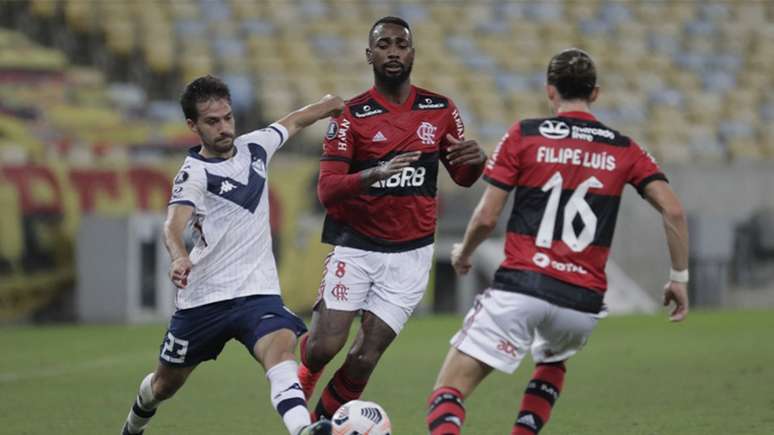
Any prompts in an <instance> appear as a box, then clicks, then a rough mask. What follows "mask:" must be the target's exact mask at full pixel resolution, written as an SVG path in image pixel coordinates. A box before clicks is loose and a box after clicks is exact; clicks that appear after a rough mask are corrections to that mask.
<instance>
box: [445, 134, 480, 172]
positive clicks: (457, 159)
mask: <svg viewBox="0 0 774 435" xmlns="http://www.w3.org/2000/svg"><path fill="white" fill-rule="evenodd" d="M446 140H448V141H449V142H450V143H451V145H449V148H447V151H446V153H447V154H446V158H447V159H448V160H449V164H451V165H481V164H483V163H484V162H485V161H486V154H485V153H484V150H482V149H481V147H480V146H479V145H478V142H476V141H475V140H472V139H467V140H459V139H457V138H456V137H454V136H452V135H450V134H448V133H447V134H446Z"/></svg>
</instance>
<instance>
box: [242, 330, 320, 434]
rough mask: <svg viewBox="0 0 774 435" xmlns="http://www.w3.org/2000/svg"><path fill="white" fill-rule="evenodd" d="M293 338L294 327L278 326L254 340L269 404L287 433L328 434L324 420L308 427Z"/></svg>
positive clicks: (256, 356)
mask: <svg viewBox="0 0 774 435" xmlns="http://www.w3.org/2000/svg"><path fill="white" fill-rule="evenodd" d="M296 341H297V339H296V334H295V332H294V331H291V330H290V329H280V330H278V331H274V332H272V333H269V334H267V335H265V336H263V337H262V338H261V339H260V340H258V342H257V343H256V344H255V347H254V351H253V352H254V355H255V358H256V359H257V360H258V361H259V362H260V363H261V364H262V365H263V366H264V368H265V369H266V379H268V381H269V385H270V389H271V392H270V393H271V404H272V405H273V406H274V409H276V410H277V412H278V413H279V415H280V417H282V421H283V423H285V427H286V428H287V429H288V432H289V433H290V434H291V435H295V434H301V433H304V434H306V433H308V434H312V433H314V434H318V433H319V434H324V433H328V434H329V433H330V423H328V422H318V423H317V427H314V428H313V427H310V426H311V420H310V416H309V409H308V408H307V405H306V399H305V398H304V393H303V391H301V386H300V384H299V381H298V375H297V371H298V364H297V363H296V360H295V352H294V351H295V347H296ZM326 427H327V432H326V429H325V428H326Z"/></svg>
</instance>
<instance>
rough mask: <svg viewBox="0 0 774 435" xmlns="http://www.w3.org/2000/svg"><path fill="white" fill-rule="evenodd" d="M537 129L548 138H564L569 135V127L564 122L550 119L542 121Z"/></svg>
mask: <svg viewBox="0 0 774 435" xmlns="http://www.w3.org/2000/svg"><path fill="white" fill-rule="evenodd" d="M538 130H539V131H540V134H541V135H543V137H546V138H548V139H564V138H566V137H567V136H569V135H570V127H569V126H568V125H567V124H566V123H564V122H562V121H554V120H551V119H546V120H545V121H543V122H542V123H541V124H540V127H538Z"/></svg>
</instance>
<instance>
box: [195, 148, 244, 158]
mask: <svg viewBox="0 0 774 435" xmlns="http://www.w3.org/2000/svg"><path fill="white" fill-rule="evenodd" d="M235 148H236V147H234V146H233V145H232V146H231V148H230V149H229V150H228V151H224V152H222V153H219V152H217V151H213V150H211V149H209V148H207V147H206V146H205V145H202V148H201V149H200V150H199V155H200V156H202V157H204V158H205V159H223V160H228V159H230V158H231V157H233V156H234V149H235Z"/></svg>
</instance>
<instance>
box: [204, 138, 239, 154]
mask: <svg viewBox="0 0 774 435" xmlns="http://www.w3.org/2000/svg"><path fill="white" fill-rule="evenodd" d="M205 146H206V147H207V150H209V152H211V153H212V154H218V155H224V154H228V153H229V152H231V149H232V148H234V138H233V137H232V136H221V137H219V138H218V139H215V140H213V141H212V142H210V143H208V144H207V143H205Z"/></svg>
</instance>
